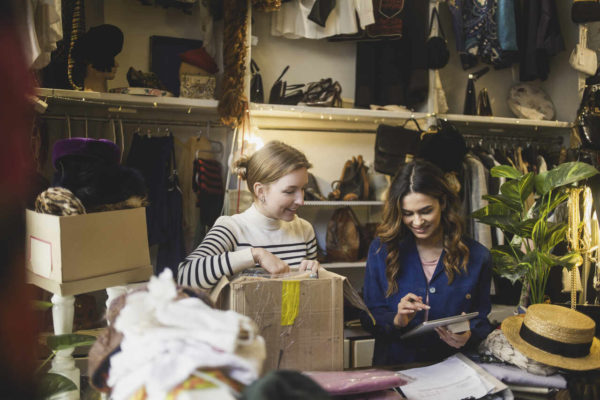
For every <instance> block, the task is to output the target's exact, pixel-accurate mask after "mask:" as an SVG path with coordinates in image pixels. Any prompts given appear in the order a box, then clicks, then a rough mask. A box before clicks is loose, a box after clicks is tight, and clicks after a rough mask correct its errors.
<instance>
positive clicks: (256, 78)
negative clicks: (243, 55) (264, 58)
mask: <svg viewBox="0 0 600 400" xmlns="http://www.w3.org/2000/svg"><path fill="white" fill-rule="evenodd" d="M250 71H251V72H252V79H250V101H251V102H253V103H264V102H265V93H264V91H263V82H262V76H261V75H260V69H259V68H258V65H256V62H255V61H254V60H250Z"/></svg>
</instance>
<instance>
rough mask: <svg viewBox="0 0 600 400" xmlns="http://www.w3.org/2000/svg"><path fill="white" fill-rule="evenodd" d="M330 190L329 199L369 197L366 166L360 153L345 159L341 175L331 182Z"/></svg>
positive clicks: (348, 199)
mask: <svg viewBox="0 0 600 400" xmlns="http://www.w3.org/2000/svg"><path fill="white" fill-rule="evenodd" d="M331 187H332V189H333V190H332V192H331V193H329V195H328V199H329V200H342V201H353V200H368V199H369V177H368V175H367V166H366V165H365V163H364V161H363V158H362V156H361V155H359V156H357V157H352V159H350V160H347V161H346V163H345V164H344V167H343V169H342V176H341V177H340V179H339V180H337V181H333V183H332V184H331Z"/></svg>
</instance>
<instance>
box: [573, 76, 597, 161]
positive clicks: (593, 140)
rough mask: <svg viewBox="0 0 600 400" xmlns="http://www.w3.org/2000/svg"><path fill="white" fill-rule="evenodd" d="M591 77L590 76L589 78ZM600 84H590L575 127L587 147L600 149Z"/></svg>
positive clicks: (584, 95)
mask: <svg viewBox="0 0 600 400" xmlns="http://www.w3.org/2000/svg"><path fill="white" fill-rule="evenodd" d="M588 79H590V78H588ZM599 110H600V84H588V85H587V86H586V87H585V90H584V92H583V98H582V99H581V104H580V106H579V110H578V111H577V118H576V119H575V127H576V129H577V132H578V133H579V136H580V138H581V140H582V142H583V146H584V147H586V148H591V149H596V150H600V111H599Z"/></svg>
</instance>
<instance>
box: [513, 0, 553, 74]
mask: <svg viewBox="0 0 600 400" xmlns="http://www.w3.org/2000/svg"><path fill="white" fill-rule="evenodd" d="M517 16H518V18H517V37H518V42H519V49H520V57H521V60H520V64H519V66H520V73H519V76H520V80H521V82H527V81H532V80H536V79H541V80H542V81H544V80H546V78H548V74H549V73H550V57H551V56H554V55H556V54H558V53H559V52H560V51H562V50H564V49H565V45H564V41H563V38H562V34H561V31H560V25H559V21H558V13H557V10H556V2H555V0H518V3H517Z"/></svg>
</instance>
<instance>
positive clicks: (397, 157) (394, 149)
mask: <svg viewBox="0 0 600 400" xmlns="http://www.w3.org/2000/svg"><path fill="white" fill-rule="evenodd" d="M409 121H412V122H414V123H415V125H416V126H417V130H416V131H415V130H412V129H408V128H406V124H407V123H408V122H409ZM422 132H423V130H421V127H420V126H419V123H418V122H417V120H415V119H414V118H410V119H408V120H406V122H405V123H404V125H402V126H390V125H383V124H382V125H379V126H378V127H377V133H376V135H375V171H377V172H381V173H383V174H387V175H392V176H393V175H395V174H396V172H397V171H398V169H399V168H400V166H401V165H403V164H405V163H406V162H407V158H410V157H411V156H414V155H416V154H417V153H418V151H419V143H420V141H421V133H422Z"/></svg>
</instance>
